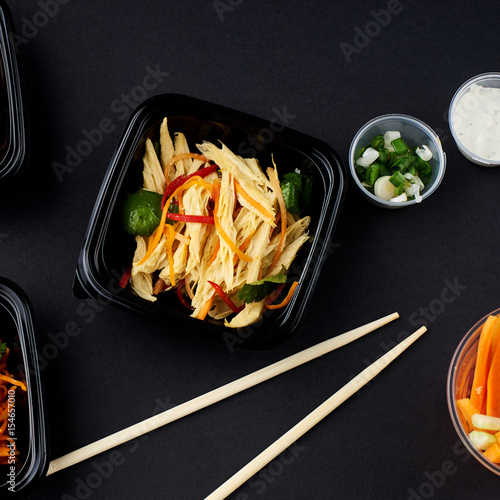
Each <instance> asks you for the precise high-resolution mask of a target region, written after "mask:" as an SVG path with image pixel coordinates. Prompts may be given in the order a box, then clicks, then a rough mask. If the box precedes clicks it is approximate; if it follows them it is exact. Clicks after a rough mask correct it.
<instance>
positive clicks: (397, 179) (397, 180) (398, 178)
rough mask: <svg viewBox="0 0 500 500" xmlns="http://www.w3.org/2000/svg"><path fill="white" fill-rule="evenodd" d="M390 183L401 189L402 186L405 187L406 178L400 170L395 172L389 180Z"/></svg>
mask: <svg viewBox="0 0 500 500" xmlns="http://www.w3.org/2000/svg"><path fill="white" fill-rule="evenodd" d="M389 182H390V183H391V184H392V185H393V186H395V187H399V186H401V185H403V186H404V183H405V182H406V178H405V176H404V175H403V174H402V173H401V172H399V171H398V170H397V171H396V172H394V173H393V174H392V175H391V178H390V179H389Z"/></svg>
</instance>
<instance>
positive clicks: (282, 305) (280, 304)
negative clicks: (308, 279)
mask: <svg viewBox="0 0 500 500" xmlns="http://www.w3.org/2000/svg"><path fill="white" fill-rule="evenodd" d="M298 284H299V282H298V281H294V282H293V283H292V286H291V287H290V290H288V293H287V294H286V297H285V298H284V299H283V301H282V302H280V303H279V304H276V305H273V304H267V305H266V308H267V309H281V308H282V307H285V306H286V305H287V304H288V303H289V302H290V299H291V298H292V295H293V292H295V289H296V288H297V285H298Z"/></svg>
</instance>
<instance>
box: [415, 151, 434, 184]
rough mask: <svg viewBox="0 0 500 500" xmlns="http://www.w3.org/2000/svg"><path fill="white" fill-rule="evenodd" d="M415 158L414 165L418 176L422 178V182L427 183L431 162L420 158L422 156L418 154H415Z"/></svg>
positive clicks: (430, 173)
mask: <svg viewBox="0 0 500 500" xmlns="http://www.w3.org/2000/svg"><path fill="white" fill-rule="evenodd" d="M415 160H416V164H415V166H416V168H417V170H418V173H419V177H420V178H421V179H422V181H423V183H424V184H427V183H428V182H429V180H430V178H431V175H432V167H431V164H430V163H429V162H428V161H425V160H422V158H420V156H418V155H416V156H415Z"/></svg>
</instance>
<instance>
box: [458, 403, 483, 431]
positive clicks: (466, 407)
mask: <svg viewBox="0 0 500 500" xmlns="http://www.w3.org/2000/svg"><path fill="white" fill-rule="evenodd" d="M457 406H458V409H459V410H460V412H461V413H462V415H463V417H464V418H465V420H466V421H467V424H468V425H469V430H476V428H475V427H474V426H473V425H472V415H474V413H479V411H478V409H477V408H476V407H475V406H474V405H473V404H472V403H471V400H470V399H469V398H463V399H459V400H457Z"/></svg>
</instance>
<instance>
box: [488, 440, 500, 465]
mask: <svg viewBox="0 0 500 500" xmlns="http://www.w3.org/2000/svg"><path fill="white" fill-rule="evenodd" d="M484 456H485V457H486V458H487V459H488V460H491V461H492V462H495V463H496V464H498V463H500V443H495V444H492V445H491V446H490V447H489V448H488V449H487V450H486V451H485V452H484Z"/></svg>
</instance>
